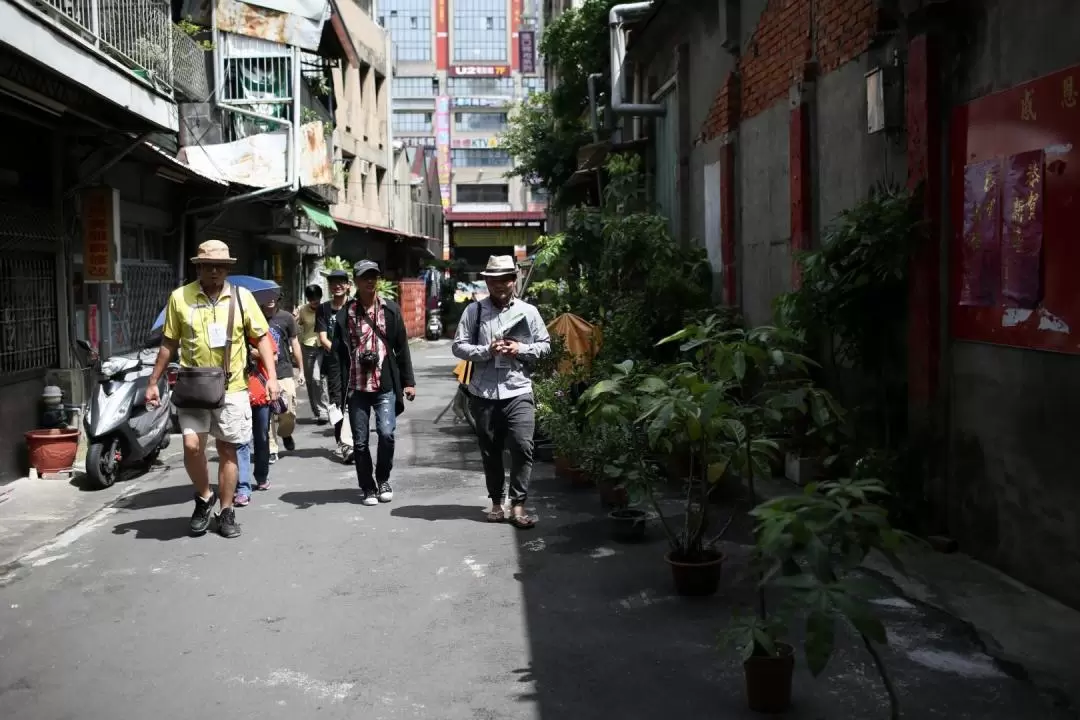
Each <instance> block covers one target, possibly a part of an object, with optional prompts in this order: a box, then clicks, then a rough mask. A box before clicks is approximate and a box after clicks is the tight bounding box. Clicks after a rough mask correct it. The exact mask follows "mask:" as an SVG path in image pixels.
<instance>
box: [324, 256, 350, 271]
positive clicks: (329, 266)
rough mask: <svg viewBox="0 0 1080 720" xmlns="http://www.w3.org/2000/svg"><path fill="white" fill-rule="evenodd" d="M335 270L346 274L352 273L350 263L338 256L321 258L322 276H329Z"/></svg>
mask: <svg viewBox="0 0 1080 720" xmlns="http://www.w3.org/2000/svg"><path fill="white" fill-rule="evenodd" d="M335 270H344V271H345V272H347V273H350V274H351V273H352V263H350V262H349V261H348V260H346V259H345V258H343V257H341V256H340V255H331V256H329V257H325V258H323V274H324V275H329V274H330V273H331V272H333V271H335Z"/></svg>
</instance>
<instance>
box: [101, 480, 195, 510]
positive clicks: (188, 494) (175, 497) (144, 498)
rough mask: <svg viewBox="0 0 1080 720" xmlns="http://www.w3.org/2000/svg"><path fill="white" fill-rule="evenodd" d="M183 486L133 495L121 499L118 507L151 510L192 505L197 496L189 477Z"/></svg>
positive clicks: (172, 486)
mask: <svg viewBox="0 0 1080 720" xmlns="http://www.w3.org/2000/svg"><path fill="white" fill-rule="evenodd" d="M182 479H183V484H181V485H170V486H168V487H159V488H154V489H153V490H145V491H143V492H140V493H132V494H131V495H128V496H127V497H124V498H121V499H120V500H119V501H117V503H116V507H117V508H120V509H122V510H149V509H150V508H157V507H166V506H168V505H183V504H185V503H190V502H191V501H192V498H193V497H194V495H195V490H194V488H192V486H191V483H190V482H188V481H187V476H183V478H182Z"/></svg>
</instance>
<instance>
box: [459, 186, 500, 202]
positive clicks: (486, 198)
mask: <svg viewBox="0 0 1080 720" xmlns="http://www.w3.org/2000/svg"><path fill="white" fill-rule="evenodd" d="M457 201H458V202H459V203H508V202H510V186H509V185H486V184H485V185H458V186H457Z"/></svg>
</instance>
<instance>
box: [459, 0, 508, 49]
mask: <svg viewBox="0 0 1080 720" xmlns="http://www.w3.org/2000/svg"><path fill="white" fill-rule="evenodd" d="M506 10H507V3H506V0H456V1H455V2H454V33H453V42H454V62H506V56H507V55H508V54H509V53H508V51H507V44H508V37H509V36H508V34H507V31H506V26H507V12H506Z"/></svg>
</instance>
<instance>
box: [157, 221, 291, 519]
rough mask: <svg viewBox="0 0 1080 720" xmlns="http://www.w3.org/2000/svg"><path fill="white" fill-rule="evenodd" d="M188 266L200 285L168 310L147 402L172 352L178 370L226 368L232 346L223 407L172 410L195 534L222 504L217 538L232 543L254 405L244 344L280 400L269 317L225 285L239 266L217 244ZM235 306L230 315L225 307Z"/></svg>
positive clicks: (202, 249)
mask: <svg viewBox="0 0 1080 720" xmlns="http://www.w3.org/2000/svg"><path fill="white" fill-rule="evenodd" d="M191 262H192V263H193V264H194V265H195V267H196V269H197V270H198V275H199V279H198V280H197V281H195V282H193V283H190V284H188V285H184V286H183V287H180V288H177V289H176V290H174V291H173V293H172V295H170V296H169V304H168V305H167V306H166V308H165V331H164V338H163V340H162V343H161V350H160V351H158V357H157V362H155V363H154V371H153V373H152V374H151V376H150V383H149V384H148V386H147V388H146V402H147V404H148V405H150V406H156V405H157V404H158V403H159V402H160V398H159V395H158V386H157V383H158V380H159V379H160V378H161V376H162V374H164V372H165V369H166V368H167V367H168V365H169V361H170V359H171V358H172V356H173V354H174V353H177V352H179V359H180V360H179V361H180V366H181V367H192V368H214V367H219V368H220V367H222V366H223V365H224V364H225V362H224V361H225V357H224V355H225V352H224V351H225V347H226V346H228V347H229V355H230V359H229V375H228V377H227V378H225V403H224V405H223V406H222V407H220V408H218V409H216V410H201V409H191V408H182V409H181V408H177V416H178V418H179V420H180V431H181V432H182V433H183V436H184V469H185V470H187V473H188V477H190V478H191V483H192V484H193V485H194V486H195V512H194V513H193V514H192V516H191V525H190V530H191V534H192V535H202V534H203V533H205V532H206V530H207V528H209V526H210V516H211V514H212V512H213V509H214V505H215V503H216V502H217V501H218V500H220V501H221V513H220V515H219V516H218V533H219V534H220V535H222V536H223V537H229V538H232V537H237V536H238V535H240V526H239V525H238V524H237V522H236V511H235V510H234V509H233V496H234V494H235V492H236V481H237V465H236V448H237V446H239V445H244V444H246V443H248V442H250V440H251V403H250V401H249V399H248V387H247V375H246V369H247V364H248V342H247V340H248V339H250V340H251V341H252V342H255V341H257V342H258V348H259V356H260V358H261V359H262V362H263V365H264V366H265V367H266V368H267V374H268V375H269V377H268V380H267V383H266V389H267V392H268V394H269V396H270V398H271V400H274V399H276V398H277V397H278V396H279V395H280V394H281V389H280V388H279V386H278V381H277V373H276V372H275V365H276V363H275V361H274V346H273V342H272V341H271V340H270V336H269V335H268V334H267V332H268V329H269V328H268V327H267V323H266V318H265V317H264V316H263V313H262V311H261V310H259V304H258V303H257V302H256V301H255V297H254V296H253V295H252V294H251V292H249V291H248V290H246V289H244V288H241V287H236V286H234V285H232V284H230V283H228V282H226V276H227V275H228V272H229V268H230V267H231V266H232V265H234V264H235V263H236V259H235V258H233V257H230V255H229V247H228V245H226V244H225V243H223V242H221V241H220V240H207V241H206V242H204V243H203V244H201V245H199V252H198V255H197V256H196V257H193V258H191ZM234 300H238V301H239V302H238V303H237V306H236V308H235V310H234V311H233V312H232V314H231V317H232V327H227V325H228V324H229V322H228V319H229V318H230V312H229V306H230V304H231V303H232V302H233V301H234ZM207 435H213V436H214V439H215V440H216V441H217V451H218V489H217V493H215V492H214V490H213V489H212V488H211V487H210V472H209V468H208V467H207V461H206V439H207Z"/></svg>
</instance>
